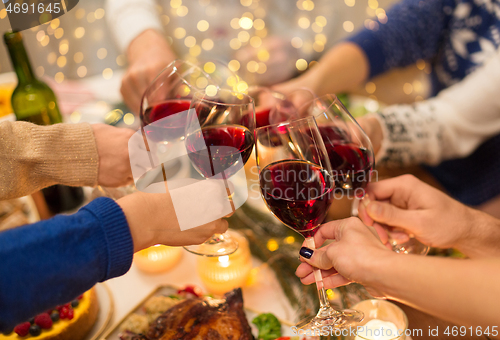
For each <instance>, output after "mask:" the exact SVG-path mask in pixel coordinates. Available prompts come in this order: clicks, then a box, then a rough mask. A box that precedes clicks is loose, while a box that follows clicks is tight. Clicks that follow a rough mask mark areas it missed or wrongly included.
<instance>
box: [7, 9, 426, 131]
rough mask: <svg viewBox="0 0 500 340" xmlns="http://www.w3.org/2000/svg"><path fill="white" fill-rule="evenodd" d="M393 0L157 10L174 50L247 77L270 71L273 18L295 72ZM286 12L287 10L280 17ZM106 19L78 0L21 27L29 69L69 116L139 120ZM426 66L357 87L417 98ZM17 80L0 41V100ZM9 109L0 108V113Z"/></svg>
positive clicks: (385, 98)
mask: <svg viewBox="0 0 500 340" xmlns="http://www.w3.org/2000/svg"><path fill="white" fill-rule="evenodd" d="M394 2H396V1H395V0H380V1H377V0H338V1H322V0H314V1H313V0H298V1H296V2H295V1H285V0H283V1H276V0H275V1H272V2H268V1H262V0H261V1H260V2H259V1H257V0H240V4H239V5H238V6H237V7H236V9H234V8H233V9H232V10H231V11H228V10H226V11H224V10H223V8H224V3H225V2H224V1H222V0H196V1H195V0H171V1H170V2H169V3H168V2H166V1H165V2H163V4H167V5H164V6H160V5H157V11H158V12H159V15H160V18H161V21H162V23H163V25H164V28H165V31H166V32H167V36H168V41H169V43H170V44H171V45H172V47H173V49H174V51H175V52H176V53H177V55H178V56H180V57H181V58H184V59H189V60H191V61H195V62H196V61H203V60H207V59H210V58H213V57H214V56H216V57H218V59H221V57H220V55H223V56H224V57H223V59H224V60H223V61H224V62H226V63H229V65H230V66H231V67H232V68H233V69H234V70H237V72H238V74H239V75H240V76H241V77H242V78H243V79H244V80H246V81H247V82H248V83H249V84H252V83H255V82H258V79H261V78H262V76H263V75H264V76H265V74H266V73H267V72H269V70H268V69H267V67H266V62H265V61H266V60H267V59H268V58H269V53H268V52H267V51H266V48H265V45H263V44H262V41H263V40H264V39H265V38H266V36H268V35H269V34H270V32H269V31H270V30H271V29H274V30H279V28H280V27H279V25H276V21H279V20H286V21H288V22H289V23H291V24H292V25H293V26H292V27H293V28H292V29H287V32H286V35H285V36H286V37H287V38H286V39H287V40H288V41H287V44H288V43H289V44H290V45H287V46H288V47H289V48H290V51H292V52H293V53H288V55H289V56H290V58H293V59H294V65H295V69H294V70H293V73H292V74H295V75H298V74H300V73H301V72H304V71H306V70H307V69H308V68H310V67H314V64H315V62H316V60H318V58H319V57H320V56H321V55H322V53H323V52H325V51H327V50H328V48H329V47H331V46H332V45H333V44H335V42H337V41H339V40H341V39H342V38H344V37H346V36H347V35H349V34H350V33H352V32H355V31H356V30H357V29H359V28H360V27H363V26H365V27H367V28H369V29H374V30H376V29H377V28H378V27H377V25H378V23H376V22H375V21H373V20H374V19H376V18H378V19H379V20H381V21H383V20H384V17H385V19H387V17H386V16H385V10H386V9H388V8H389V7H390V6H391V4H393V3H394ZM269 3H272V4H273V6H274V7H273V6H270V5H269ZM233 7H234V6H233ZM276 8H278V9H276ZM217 11H219V12H217ZM286 13H289V16H288V17H286V18H282V17H280V16H283V15H285V14H286ZM214 14H216V17H217V19H216V20H217V21H218V23H219V26H220V27H225V29H227V30H234V32H232V33H233V34H234V35H235V38H234V39H231V40H229V43H228V44H227V45H228V46H225V49H224V48H222V49H223V51H221V47H220V46H219V45H217V44H216V46H215V47H214V41H215V42H216V43H217V36H218V35H219V34H220V32H219V31H218V30H217V29H216V27H214V25H213V24H212V23H211V21H210V20H212V21H213V20H214V19H213V18H212V19H210V18H211V17H213V16H214ZM242 18H243V20H242ZM244 18H250V20H246V19H244ZM110 19H113V18H108V17H107V13H106V4H105V2H104V1H102V0H81V1H80V2H79V4H78V5H77V6H76V7H75V8H74V9H73V10H71V11H70V12H69V13H67V14H66V15H64V16H62V17H61V18H59V19H55V20H52V21H51V22H50V23H47V24H44V25H41V26H38V27H35V28H33V29H29V30H26V31H24V32H23V35H24V41H25V45H26V48H27V50H28V54H29V56H30V58H31V62H32V65H33V69H34V71H35V72H36V74H37V76H39V77H41V78H42V79H43V80H45V81H46V82H48V83H49V85H50V86H51V87H52V88H53V89H54V91H55V92H56V94H57V96H58V99H59V104H60V107H61V111H62V114H63V116H64V117H65V120H66V121H68V122H73V123H76V122H79V121H88V122H102V121H103V119H104V120H105V121H106V122H108V123H110V124H118V123H119V124H124V125H130V126H134V125H136V124H137V119H135V117H134V116H133V115H132V114H128V115H127V113H129V110H128V108H127V107H126V106H124V105H123V104H121V102H122V99H121V95H120V92H119V88H120V81H121V78H122V76H123V73H124V69H125V68H126V67H127V60H126V57H125V54H124V52H125V51H121V50H120V49H119V47H118V44H117V42H116V41H115V39H114V35H113V33H112V31H111V30H110V28H109V24H110V23H111V24H112V20H110ZM198 19H199V20H198ZM205 19H206V20H205ZM209 23H210V25H209ZM245 25H247V27H245ZM208 27H210V28H208ZM8 29H9V22H8V18H7V13H6V10H5V8H2V9H1V10H0V31H2V33H3V32H5V31H6V30H8ZM268 29H269V30H268ZM280 33H281V32H280ZM200 37H201V38H200ZM249 45H251V46H252V47H254V48H256V49H257V50H258V54H257V55H258V58H259V61H249V62H247V63H240V62H239V61H238V58H237V57H238V51H244V49H245V48H246V47H247V46H249ZM215 50H216V51H215ZM240 55H241V54H240ZM240 60H241V58H240ZM428 72H430V68H429V66H428V65H427V64H426V63H425V62H424V61H419V62H417V63H416V64H415V65H411V66H409V67H407V68H406V69H404V70H396V71H394V72H392V73H390V74H388V75H384V76H383V77H379V78H377V79H374V80H373V81H370V82H368V83H367V84H366V85H365V86H364V87H363V88H360V89H359V90H358V91H357V93H358V94H360V95H364V96H366V97H370V98H371V99H374V100H377V101H380V102H382V103H386V104H392V103H400V102H413V101H415V100H422V99H423V98H425V97H426V93H427V88H428V86H427V78H426V74H427V73H428ZM259 77H260V78H259ZM16 82H17V81H16V78H15V75H14V74H13V73H12V67H11V63H10V61H9V57H8V54H7V51H6V48H5V45H4V44H1V45H0V106H3V107H5V105H7V104H8V101H9V96H10V92H9V91H12V89H13V87H14V86H15V83H16ZM2 103H3V104H2ZM374 108H375V109H376V107H374ZM3 111H6V109H4V110H3ZM6 114H7V112H3V113H2V112H0V115H3V116H5V115H6Z"/></svg>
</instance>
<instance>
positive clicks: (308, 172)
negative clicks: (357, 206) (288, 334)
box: [255, 116, 363, 330]
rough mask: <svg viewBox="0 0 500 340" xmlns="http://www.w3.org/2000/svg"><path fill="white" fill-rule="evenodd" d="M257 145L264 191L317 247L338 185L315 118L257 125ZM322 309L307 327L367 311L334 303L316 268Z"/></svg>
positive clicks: (280, 215) (348, 320)
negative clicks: (316, 236)
mask: <svg viewBox="0 0 500 340" xmlns="http://www.w3.org/2000/svg"><path fill="white" fill-rule="evenodd" d="M255 149H256V155H257V166H258V169H259V183H260V189H261V195H262V198H263V200H264V202H265V203H266V205H267V206H268V208H269V210H270V211H271V212H272V213H273V215H274V216H275V217H276V218H277V219H278V220H280V221H281V222H283V223H284V224H285V225H286V226H287V227H289V228H291V229H292V230H294V231H296V232H298V233H299V234H301V235H302V236H304V238H305V239H306V244H307V246H308V247H309V248H311V249H316V245H315V242H314V238H313V236H314V234H315V233H316V231H317V228H318V227H319V226H320V224H321V223H322V222H323V220H324V218H325V217H326V214H327V212H328V209H329V208H330V206H331V204H332V203H333V201H334V200H333V198H332V195H331V192H332V191H333V189H334V187H335V182H334V179H333V177H332V175H331V172H332V169H331V165H330V161H329V159H328V155H327V152H326V148H325V145H324V143H323V139H322V137H321V134H320V132H319V129H318V126H317V124H316V120H315V118H314V117H312V116H310V117H306V118H302V119H298V120H294V121H288V122H284V123H280V124H277V125H269V126H265V127H261V128H258V129H257V130H256V132H255ZM314 276H315V279H316V285H317V287H318V295H319V299H320V309H319V311H318V313H317V314H316V316H315V317H313V318H312V319H308V320H305V321H303V322H300V323H299V324H298V325H297V327H298V328H299V329H302V330H321V329H322V328H323V327H332V328H347V327H349V326H352V325H353V324H355V323H357V322H359V321H361V320H362V318H363V314H362V313H359V312H357V311H354V310H346V311H338V310H335V309H334V308H332V306H331V305H330V303H329V301H328V298H327V295H326V291H325V287H324V284H323V279H322V276H321V271H320V270H319V269H314Z"/></svg>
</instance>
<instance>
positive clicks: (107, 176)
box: [92, 124, 134, 188]
mask: <svg viewBox="0 0 500 340" xmlns="http://www.w3.org/2000/svg"><path fill="white" fill-rule="evenodd" d="M92 130H93V132H94V138H95V140H96V145H97V154H98V156H99V170H98V177H97V182H98V183H99V185H102V186H105V187H112V188H114V187H120V186H124V185H127V184H131V183H132V171H131V170H130V160H129V153H128V141H129V139H130V137H132V135H133V134H134V131H133V130H131V129H126V128H117V127H113V126H110V125H106V124H92Z"/></svg>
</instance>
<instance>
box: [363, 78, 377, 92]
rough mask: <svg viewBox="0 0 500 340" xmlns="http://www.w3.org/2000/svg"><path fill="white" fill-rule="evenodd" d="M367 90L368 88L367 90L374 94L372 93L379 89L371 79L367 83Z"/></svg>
mask: <svg viewBox="0 0 500 340" xmlns="http://www.w3.org/2000/svg"><path fill="white" fill-rule="evenodd" d="M365 90H366V92H368V93H370V94H372V93H374V92H375V91H376V90H377V85H375V83H373V82H371V81H369V82H368V83H366V85H365Z"/></svg>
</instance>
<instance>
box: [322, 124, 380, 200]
mask: <svg viewBox="0 0 500 340" xmlns="http://www.w3.org/2000/svg"><path fill="white" fill-rule="evenodd" d="M318 129H319V132H320V134H321V137H322V138H323V142H324V143H325V148H326V151H327V154H328V158H329V159H330V164H331V166H332V175H333V178H334V180H335V187H336V188H338V189H340V190H342V191H343V192H345V193H346V194H347V193H348V192H353V193H357V192H358V190H356V189H365V188H366V186H367V185H368V183H369V182H370V175H371V170H372V162H371V161H370V153H369V151H368V149H367V148H364V147H362V146H359V145H357V144H354V143H352V142H350V141H349V137H348V134H347V133H346V132H345V131H343V130H342V129H340V128H338V127H335V126H319V127H318ZM361 193H362V191H360V196H362V194H361Z"/></svg>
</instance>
